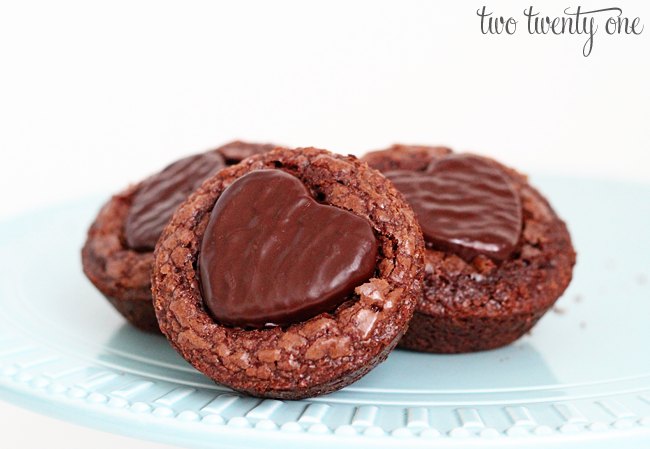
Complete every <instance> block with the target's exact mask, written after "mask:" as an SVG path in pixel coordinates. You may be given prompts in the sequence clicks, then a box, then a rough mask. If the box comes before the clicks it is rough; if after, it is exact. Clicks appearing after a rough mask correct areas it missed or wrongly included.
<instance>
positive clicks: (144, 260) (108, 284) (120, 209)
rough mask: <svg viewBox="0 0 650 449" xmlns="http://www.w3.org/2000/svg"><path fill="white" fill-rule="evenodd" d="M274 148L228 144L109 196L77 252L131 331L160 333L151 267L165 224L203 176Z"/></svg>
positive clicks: (99, 287) (177, 163)
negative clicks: (131, 325) (152, 292)
mask: <svg viewBox="0 0 650 449" xmlns="http://www.w3.org/2000/svg"><path fill="white" fill-rule="evenodd" d="M273 148H275V145H264V144H250V143H244V142H232V143H229V144H227V145H225V146H222V147H220V148H217V149H216V150H212V151H208V152H206V153H201V154H197V155H194V156H190V157H187V158H184V159H181V160H179V161H177V162H175V163H173V164H171V165H170V166H168V167H167V168H165V169H164V170H163V171H162V172H160V173H158V174H155V175H153V176H151V177H149V178H147V179H146V180H144V181H142V182H140V183H139V184H137V185H135V186H132V187H129V188H128V189H126V190H125V191H123V192H121V193H118V194H117V195H115V196H113V197H112V198H111V199H110V200H109V201H108V203H107V204H106V205H104V207H103V208H102V209H101V211H100V212H99V215H98V216H97V218H96V219H95V221H94V223H93V224H92V226H91V227H90V230H89V231H88V238H87V240H86V244H85V245H84V247H83V249H82V251H81V256H82V263H83V270H84V273H85V274H86V276H87V277H88V279H90V281H91V282H92V283H93V284H94V285H95V287H97V289H99V291H101V292H102V293H103V294H104V296H105V297H106V298H107V299H108V300H109V302H110V303H111V304H112V305H113V306H114V307H115V308H116V309H117V310H118V311H119V312H120V313H121V314H122V315H124V317H125V318H126V319H127V320H128V321H129V322H130V323H132V324H133V325H134V326H136V327H138V328H139V329H142V330H145V331H149V332H160V329H159V327H158V321H157V320H156V315H155V313H154V310H153V305H152V302H151V266H152V264H153V250H154V247H155V243H156V241H157V240H158V237H159V236H160V234H161V233H162V230H163V229H164V226H165V225H166V224H167V221H169V219H170V218H171V216H172V213H173V212H174V210H175V209H176V207H177V206H178V205H179V204H180V203H182V202H183V201H184V200H185V199H186V198H187V197H188V196H189V194H190V193H191V192H192V191H194V190H195V189H196V188H198V186H199V185H200V184H201V182H202V181H203V180H205V179H206V178H207V177H209V176H211V175H213V174H214V173H216V172H217V171H219V170H221V169H222V168H225V167H226V166H228V165H233V164H237V163H239V162H240V161H242V160H243V159H245V158H247V157H249V156H252V155H254V154H259V153H264V152H266V151H270V150H272V149H273Z"/></svg>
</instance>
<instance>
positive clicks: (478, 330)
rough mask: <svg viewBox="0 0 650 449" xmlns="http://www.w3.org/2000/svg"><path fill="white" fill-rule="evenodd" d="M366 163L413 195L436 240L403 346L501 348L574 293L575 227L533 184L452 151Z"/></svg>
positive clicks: (387, 156) (372, 158)
mask: <svg viewBox="0 0 650 449" xmlns="http://www.w3.org/2000/svg"><path fill="white" fill-rule="evenodd" d="M362 160H364V161H366V162H367V163H368V164H369V165H370V166H371V167H374V168H376V169H378V170H380V171H382V172H383V173H384V174H385V175H386V177H388V178H389V179H391V180H392V181H393V182H394V183H395V186H396V188H397V189H398V190H400V191H401V192H402V193H403V194H404V195H405V196H406V199H407V201H409V203H410V204H411V206H412V207H413V209H414V210H415V213H416V215H417V216H418V219H419V223H420V224H421V226H422V230H423V234H424V238H425V242H426V254H425V259H426V273H425V277H424V287H423V290H422V294H421V296H420V298H419V300H418V304H417V307H416V311H415V313H414V315H413V319H412V320H411V323H410V325H409V330H408V332H406V333H405V335H404V337H403V338H402V340H401V341H400V343H399V347H402V348H407V349H414V350H418V351H425V352H434V353H462V352H473V351H482V350H487V349H494V348H498V347H500V346H503V345H506V344H508V343H511V342H512V341H514V340H516V339H517V338H519V337H521V336H522V335H523V334H524V333H526V332H527V331H528V330H530V329H531V328H532V327H533V326H534V325H535V323H536V322H537V321H538V320H539V319H540V318H541V317H542V315H543V314H544V313H545V312H546V311H547V310H548V309H549V308H550V307H551V306H553V304H554V303H555V301H556V300H557V299H558V298H559V297H560V296H561V295H562V293H563V292H564V290H565V289H566V287H567V286H568V285H569V282H570V281H571V276H572V270H573V265H574V264H575V258H576V254H575V252H574V250H573V247H572V245H571V238H570V236H569V233H568V231H567V228H566V225H565V224H564V222H563V221H562V220H560V219H559V218H558V216H557V215H556V214H555V212H554V211H553V209H552V208H551V206H550V205H549V203H548V201H547V200H546V199H545V198H544V197H543V196H542V195H541V194H540V193H539V192H538V191H537V190H535V189H534V188H533V187H531V186H530V185H529V184H528V182H527V178H526V177H525V176H523V175H521V174H519V173H517V172H516V171H514V170H512V169H510V168H507V167H505V166H503V165H501V164H499V163H497V162H495V161H493V160H491V159H488V158H485V157H480V156H474V155H467V154H454V153H453V152H452V151H451V150H450V149H448V148H444V147H416V146H406V145H394V146H393V147H391V148H389V149H387V150H383V151H376V152H372V153H368V154H367V155H365V156H364V157H363V158H362Z"/></svg>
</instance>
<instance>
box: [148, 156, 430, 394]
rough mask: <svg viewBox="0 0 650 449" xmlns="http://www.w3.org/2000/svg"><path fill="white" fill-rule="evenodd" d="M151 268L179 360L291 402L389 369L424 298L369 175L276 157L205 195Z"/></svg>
mask: <svg viewBox="0 0 650 449" xmlns="http://www.w3.org/2000/svg"><path fill="white" fill-rule="evenodd" d="M154 257H155V261H154V268H153V275H152V287H153V288H152V291H153V297H154V307H155V310H156V314H157V317H158V321H159V324H160V329H161V330H162V331H163V333H164V334H165V335H166V336H167V338H168V339H169V341H170V342H171V344H172V346H173V347H174V348H175V349H176V350H177V351H178V352H179V354H181V355H182V356H183V357H184V358H185V359H186V360H187V361H188V362H189V363H191V364H192V365H193V366H194V367H195V368H196V369H198V370H199V371H201V372H203V373H204V374H205V375H207V376H208V377H210V378H212V379H213V380H214V381H215V382H218V383H220V384H223V385H226V386H228V387H230V388H232V389H234V390H237V391H241V392H244V393H246V394H249V395H253V396H258V397H265V398H281V399H300V398H306V397H312V396H318V395H322V394H326V393H330V392H332V391H335V390H338V389H340V388H343V387H345V386H346V385H349V384H351V383H352V382H354V381H356V380H357V379H359V378H361V377H362V376H363V375H365V374H366V373H368V372H369V371H370V370H371V369H372V368H373V367H375V366H376V365H377V364H378V363H380V362H382V361H383V360H384V359H385V358H386V357H387V356H388V353H389V352H390V351H391V350H392V349H393V347H394V346H395V345H396V344H397V342H398V341H399V339H400V337H401V336H402V334H403V333H404V331H405V330H406V328H407V325H408V322H409V319H410V318H411V316H412V313H413V310H414V308H415V303H416V300H417V297H418V295H419V294H420V291H421V288H422V276H423V268H424V242H423V239H422V234H421V232H420V228H419V226H418V225H417V222H416V220H415V216H414V214H413V212H412V210H411V208H410V207H409V206H408V205H407V204H406V203H405V201H404V198H403V196H402V195H401V194H400V193H399V192H397V191H396V190H395V188H394V187H393V186H392V184H391V183H390V182H388V181H387V180H386V178H385V177H383V176H382V175H381V174H379V173H378V172H377V171H375V170H373V169H370V168H369V167H368V166H367V165H365V164H363V163H361V162H359V161H358V160H357V159H356V158H355V157H353V156H346V157H344V156H340V155H336V154H332V153H330V152H328V151H325V150H318V149H314V148H300V149H297V150H289V149H285V148H277V149H275V150H274V151H272V152H269V153H265V154H261V155H256V156H253V157H251V158H249V159H247V160H245V161H244V162H242V163H240V164H238V165H235V166H232V167H229V168H226V169H224V170H222V171H220V172H219V173H217V174H216V175H214V176H213V177H211V178H210V179H208V180H207V181H206V182H205V183H203V184H202V186H201V187H200V188H199V189H198V190H197V191H196V192H195V193H194V194H192V195H191V196H190V197H189V198H188V199H187V200H186V201H185V202H184V203H183V204H182V205H181V206H180V207H179V208H178V209H177V211H176V212H175V213H174V215H173V217H172V219H171V221H170V223H169V224H168V226H167V227H166V228H165V230H164V232H163V235H162V236H161V238H160V239H159V240H158V243H157V245H156V250H155V254H154Z"/></svg>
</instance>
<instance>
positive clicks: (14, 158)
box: [0, 0, 650, 448]
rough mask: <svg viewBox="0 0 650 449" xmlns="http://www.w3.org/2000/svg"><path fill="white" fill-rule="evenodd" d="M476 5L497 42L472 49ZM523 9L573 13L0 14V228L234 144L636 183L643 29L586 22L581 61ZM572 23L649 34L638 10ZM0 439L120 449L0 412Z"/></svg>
mask: <svg viewBox="0 0 650 449" xmlns="http://www.w3.org/2000/svg"><path fill="white" fill-rule="evenodd" d="M483 5H485V6H487V9H488V11H492V12H493V13H494V14H493V15H494V16H499V15H504V16H507V17H510V16H513V17H514V18H515V19H516V20H518V21H519V24H518V26H517V32H516V33H515V35H512V36H508V35H482V34H481V33H480V29H479V18H478V16H477V15H476V11H477V9H479V8H481V7H482V6H483ZM530 5H532V6H534V8H535V10H536V11H539V12H541V15H542V16H545V15H549V16H552V17H556V16H558V15H562V11H563V10H564V9H565V8H567V7H571V8H572V10H575V8H576V6H578V5H580V3H576V2H573V3H571V2H568V1H549V0H545V1H537V2H532V3H526V4H524V3H522V2H519V1H489V2H487V1H482V2H477V1H464V2H450V1H426V2H416V1H409V2H407V1H399V2H398V1H393V2H377V1H374V2H349V1H348V2H333V1H329V2H319V3H313V2H286V1H282V2H249V1H243V2H242V1H240V2H232V3H219V2H214V1H213V2H200V1H193V2H135V1H128V2H120V1H112V2H103V3H98V2H93V3H90V2H69V1H57V2H40V3H38V2H12V3H10V2H4V3H1V4H0V205H1V207H0V218H4V219H6V218H9V217H11V216H12V215H16V214H19V213H24V212H26V211H28V210H31V209H35V208H40V207H43V206H44V205H49V204H53V203H56V202H60V201H67V200H71V199H75V198H82V197H85V196H88V195H90V194H93V193H97V192H101V193H105V194H108V193H110V192H115V191H118V190H121V189H122V188H124V187H125V186H126V185H128V184H129V183H130V182H136V181H138V180H139V179H141V178H142V177H144V176H146V175H148V174H150V173H153V172H155V171H157V170H159V169H160V168H162V167H163V166H165V165H166V164H168V163H170V162H172V161H173V160H175V159H177V158H179V157H181V156H183V155H188V154H192V153H196V152H200V151H204V150H207V149H210V148H212V147H215V146H218V145H221V144H224V143H226V142H228V141H231V140H234V139H242V140H248V141H253V142H271V143H277V144H284V145H287V146H316V147H321V148H326V149H329V150H332V151H335V152H340V153H346V154H347V153H352V154H356V155H359V156H360V155H362V154H363V153H365V152H366V151H368V150H373V149H382V148H385V147H387V146H389V145H390V144H392V143H396V142H400V143H415V144H444V145H449V146H451V147H452V148H454V149H456V150H459V151H472V152H477V153H482V154H486V155H489V156H492V157H494V158H497V159H499V160H501V161H502V162H504V163H506V164H507V165H510V166H513V167H515V168H517V169H519V170H521V171H524V172H534V173H558V174H561V175H566V176H588V177H601V178H603V177H607V178H615V179H622V180H627V181H641V182H648V181H650V130H649V128H650V121H649V120H648V119H649V118H650V114H649V107H650V87H649V83H650V81H648V80H650V26H646V28H647V29H645V31H644V32H643V33H642V34H641V35H639V36H634V35H629V36H627V35H622V36H609V35H607V34H606V33H605V29H604V21H605V19H606V15H598V16H596V18H595V20H596V23H597V24H598V25H599V29H598V31H597V33H596V35H595V38H594V47H593V51H592V54H591V55H590V56H589V57H587V58H585V57H583V55H582V47H583V45H584V43H585V41H586V36H585V35H564V36H554V35H546V36H531V35H529V34H528V32H527V30H526V23H525V21H524V19H525V17H524V16H523V14H522V11H523V9H524V8H525V7H527V6H530ZM582 6H583V10H584V9H600V8H607V7H612V6H617V7H620V8H622V9H623V15H624V16H628V17H630V18H634V17H637V16H638V17H641V21H642V23H643V24H646V25H650V3H648V2H646V1H607V2H605V1H588V2H583V3H582ZM35 428H38V429H39V431H38V432H34V429H35ZM0 435H1V436H0V441H1V442H3V443H4V442H7V441H9V442H12V443H13V445H14V446H18V445H20V446H21V447H37V446H39V445H41V444H42V442H44V441H47V442H48V446H49V447H50V448H58V447H66V448H70V447H79V448H82V447H89V446H90V445H92V446H94V447H115V446H117V445H119V444H129V445H130V446H131V447H133V441H132V440H129V439H127V438H125V437H118V436H109V435H107V434H103V433H99V432H96V431H90V430H86V429H81V428H78V427H76V426H73V425H69V424H65V423H62V422H59V421H56V420H51V419H49V418H41V417H39V416H38V415H34V414H31V413H30V412H24V411H22V410H20V409H17V408H15V407H14V406H10V405H7V404H4V403H0ZM18 438H20V440H18ZM18 441H21V443H18ZM102 444H105V446H101V445H102ZM10 446H11V444H10ZM139 447H142V448H153V447H163V446H161V445H156V444H151V443H141V446H139Z"/></svg>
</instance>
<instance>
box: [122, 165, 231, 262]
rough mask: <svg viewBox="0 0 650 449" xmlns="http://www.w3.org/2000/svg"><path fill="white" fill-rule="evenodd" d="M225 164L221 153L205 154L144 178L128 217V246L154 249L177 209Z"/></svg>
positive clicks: (126, 224) (144, 249) (126, 229)
mask: <svg viewBox="0 0 650 449" xmlns="http://www.w3.org/2000/svg"><path fill="white" fill-rule="evenodd" d="M225 166H226V164H225V162H224V159H223V157H222V156H221V155H220V154H218V153H215V152H208V153H202V154H197V155H194V156H189V157H186V158H184V159H181V160H179V161H177V162H174V163H173V164H171V165H170V166H168V167H167V168H165V169H164V170H163V171H161V172H160V173H158V174H156V175H153V176H151V177H150V178H148V179H147V180H145V181H144V182H143V183H142V187H141V188H140V190H139V191H138V193H137V194H136V195H135V197H134V199H133V205H132V206H131V210H130V212H129V215H128V217H127V218H126V223H125V229H124V231H125V234H126V243H127V245H128V246H129V247H130V248H132V249H135V250H138V251H153V249H154V247H155V246H156V242H157V241H158V237H160V234H162V231H163V229H164V228H165V225H166V224H167V222H168V221H169V219H170V218H171V216H172V214H173V213H174V211H175V210H176V208H177V207H178V206H179V205H180V204H181V203H182V202H183V201H185V200H186V199H187V197H188V196H190V194H191V193H192V192H194V191H195V190H196V189H198V188H199V186H200V185H201V183H202V182H203V181H205V180H206V179H207V178H209V177H211V176H212V175H214V174H216V173H217V172H218V171H219V170H221V169H222V168H224V167H225Z"/></svg>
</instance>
